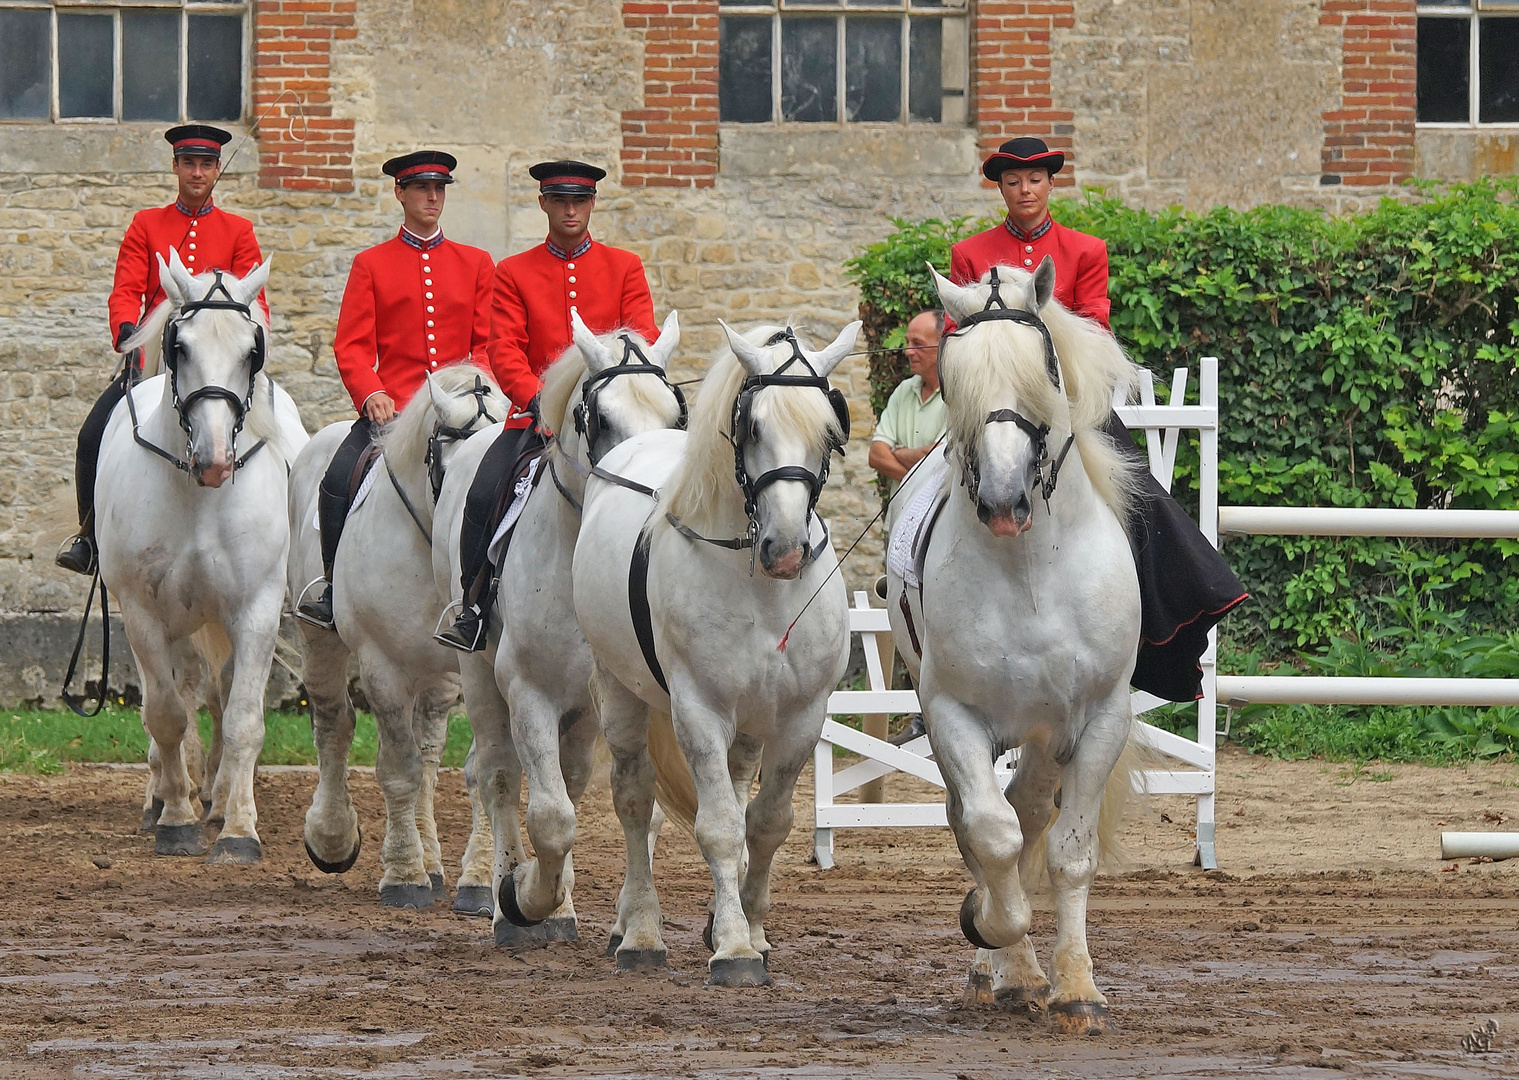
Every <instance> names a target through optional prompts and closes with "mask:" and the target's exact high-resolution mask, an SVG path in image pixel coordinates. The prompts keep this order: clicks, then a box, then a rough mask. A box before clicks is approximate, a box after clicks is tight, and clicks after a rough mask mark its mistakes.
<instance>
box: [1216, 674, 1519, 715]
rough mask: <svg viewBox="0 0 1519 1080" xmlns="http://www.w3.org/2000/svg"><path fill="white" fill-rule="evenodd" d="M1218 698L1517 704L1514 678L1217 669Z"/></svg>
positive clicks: (1517, 682)
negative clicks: (1223, 671) (1231, 672)
mask: <svg viewBox="0 0 1519 1080" xmlns="http://www.w3.org/2000/svg"><path fill="white" fill-rule="evenodd" d="M1218 699H1219V700H1220V701H1222V702H1224V703H1226V704H1231V705H1241V704H1261V705H1467V706H1475V707H1477V708H1485V707H1491V706H1495V705H1519V679H1422V678H1412V677H1410V678H1403V677H1400V676H1399V677H1392V678H1385V679H1374V678H1360V677H1355V676H1339V675H1336V676H1316V675H1220V676H1219V677H1218Z"/></svg>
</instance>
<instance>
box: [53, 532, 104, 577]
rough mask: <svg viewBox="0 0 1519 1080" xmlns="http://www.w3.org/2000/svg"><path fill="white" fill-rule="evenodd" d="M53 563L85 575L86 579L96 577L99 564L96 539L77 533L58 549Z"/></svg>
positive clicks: (86, 534)
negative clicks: (96, 568)
mask: <svg viewBox="0 0 1519 1080" xmlns="http://www.w3.org/2000/svg"><path fill="white" fill-rule="evenodd" d="M53 562H55V563H57V564H58V565H59V566H61V567H63V569H65V570H72V571H73V572H74V573H76V574H83V575H84V576H85V577H92V576H94V573H95V567H96V565H97V562H98V560H97V553H96V550H95V541H94V539H93V538H92V537H91V536H90V535H89V534H88V533H83V532H79V533H75V534H74V535H73V536H71V537H69V538H68V539H67V540H65V541H64V542H63V544H62V545H61V546H60V547H59V548H58V554H57V555H56V556H54V558H53Z"/></svg>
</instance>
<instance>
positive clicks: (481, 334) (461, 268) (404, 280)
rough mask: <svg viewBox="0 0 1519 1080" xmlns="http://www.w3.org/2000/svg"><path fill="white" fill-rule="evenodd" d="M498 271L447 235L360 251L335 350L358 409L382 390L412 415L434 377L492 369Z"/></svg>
mask: <svg viewBox="0 0 1519 1080" xmlns="http://www.w3.org/2000/svg"><path fill="white" fill-rule="evenodd" d="M491 269H492V264H491V257H490V253H489V252H487V251H482V250H481V249H480V248H477V247H469V246H468V245H467V244H456V243H454V242H453V241H452V240H445V239H444V238H443V234H442V233H441V232H440V233H438V235H437V236H435V237H433V238H432V239H430V240H419V239H417V238H416V237H415V236H413V235H412V234H411V233H409V232H407V231H406V230H405V229H402V230H401V232H400V233H399V234H397V236H396V238H395V239H394V240H387V241H385V243H383V244H379V245H377V246H375V247H372V248H369V249H368V250H365V251H361V252H359V254H358V255H357V256H356V257H355V258H354V260H353V269H352V270H350V271H349V272H348V285H347V287H346V288H345V289H344V290H343V306H342V308H341V309H340V310H339V311H338V332H337V337H336V338H335V339H334V340H333V343H332V351H333V352H334V353H335V354H336V355H337V361H338V372H339V374H341V375H342V377H343V385H344V386H345V387H347V388H348V394H349V396H350V397H352V398H353V404H354V407H355V408H357V409H358V410H359V411H360V412H362V411H363V409H364V402H365V401H367V400H368V399H369V398H370V397H372V396H373V395H375V394H378V393H379V392H380V391H382V390H383V391H384V392H385V393H387V394H389V395H390V396H391V397H392V398H394V399H395V403H396V408H398V409H401V408H405V407H406V403H407V402H408V401H410V400H411V396H412V395H413V394H415V393H416V392H417V388H418V387H419V386H421V385H422V382H423V380H424V378H425V377H426V373H427V372H429V371H436V370H437V369H438V368H440V367H447V366H448V365H449V364H452V363H456V362H458V361H460V360H472V361H473V362H474V363H476V364H478V365H480V366H481V367H483V368H487V369H488V367H489V363H488V361H487V358H486V353H485V346H486V341H487V340H488V333H489V330H490V295H491V293H490V289H491Z"/></svg>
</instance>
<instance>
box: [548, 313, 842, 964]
mask: <svg viewBox="0 0 1519 1080" xmlns="http://www.w3.org/2000/svg"><path fill="white" fill-rule="evenodd" d="M859 327H860V324H859V323H857V322H856V323H851V324H850V325H849V326H847V327H845V328H844V330H843V332H842V333H840V334H839V336H838V338H837V339H836V340H835V341H834V342H833V343H832V344H831V345H829V346H828V347H827V348H826V349H824V350H822V351H821V352H813V351H811V350H809V349H806V348H803V347H802V346H801V345H800V344H799V343H798V342H797V341H796V338H795V336H794V335H793V334H792V333H791V331H790V329H789V328H787V329H781V328H778V327H760V328H758V329H755V330H751V331H750V332H749V333H748V334H747V335H744V336H740V335H739V334H737V333H735V332H734V331H732V330H727V327H726V326H725V327H724V329H725V330H727V334H728V342H729V349H727V350H724V352H723V353H722V354H720V355H719V357H718V359H717V360H716V361H715V363H714V364H713V367H712V369H711V371H710V372H709V373H708V375H707V377H706V379H705V380H704V381H703V383H702V389H701V393H700V396H699V397H698V399H697V402H696V407H695V409H694V410H693V413H692V416H691V424H690V432H689V433H687V432H681V431H658V432H651V433H649V434H645V435H639V436H636V437H635V438H632V439H629V440H627V441H626V442H624V443H623V444H622V445H620V446H618V447H616V448H615V449H613V450H611V451H610V452H609V453H607V455H606V456H605V457H603V458H602V459H601V466H602V468H604V469H605V470H606V471H608V472H611V473H614V474H617V475H618V476H621V477H625V478H627V479H629V480H632V481H635V482H637V483H639V484H642V485H645V486H647V487H649V488H657V489H659V496H658V499H657V501H656V500H653V499H651V498H649V497H648V496H647V495H644V494H641V493H639V492H638V491H635V490H630V489H629V488H628V487H626V486H622V485H619V484H615V483H610V482H608V481H606V480H603V479H600V478H599V477H592V479H591V481H590V482H589V484H588V485H587V489H586V502H585V515H584V520H583V521H582V523H581V527H580V538H579V540H578V542H577V543H576V545H575V562H574V600H575V612H576V614H577V615H578V616H579V619H580V626H581V628H582V629H583V630H584V631H585V635H586V639H587V640H588V641H589V642H590V645H591V648H592V650H593V652H594V654H595V672H594V675H593V690H594V692H595V693H596V694H597V696H598V698H599V702H600V705H601V715H602V720H603V722H604V724H605V726H606V736H607V742H608V744H609V745H610V747H611V750H612V783H613V798H614V802H615V804H616V808H617V814H618V817H619V818H620V819H621V820H622V826H623V832H624V834H625V838H626V841H627V855H628V875H627V880H626V881H625V882H624V884H623V889H622V894H621V896H620V897H619V898H618V911H617V914H618V922H619V924H620V925H621V927H622V930H623V940H622V942H621V943H620V945H619V947H618V949H617V963H618V967H619V968H629V967H640V966H657V965H659V964H662V963H663V962H664V960H665V945H664V940H663V938H662V937H661V934H660V915H659V900H658V897H657V896H656V895H655V891H654V882H653V878H652V875H651V867H650V861H649V854H648V847H647V843H646V834H647V830H648V826H649V819H650V814H651V813H652V810H653V800H654V794H655V790H656V784H657V788H658V792H659V802H660V804H661V805H662V806H663V807H664V808H665V810H666V811H667V812H668V813H669V814H670V816H671V817H673V818H675V819H676V820H677V821H679V822H681V823H682V824H685V825H686V826H687V827H690V828H694V831H695V834H696V838H697V842H698V843H699V844H700V846H701V851H702V855H703V857H705V859H706V860H707V866H708V868H709V869H710V870H711V873H712V881H713V885H714V887H715V896H714V899H713V903H712V906H711V909H710V915H709V923H708V933H707V935H706V937H707V938H708V941H709V945H710V946H711V947H712V948H713V952H714V955H713V957H712V959H711V961H710V962H709V964H708V977H709V980H710V981H711V982H712V983H714V984H716V985H721V986H756V985H766V984H768V983H769V982H770V975H769V973H768V971H767V970H766V956H767V954H768V952H769V949H770V945H769V942H768V941H767V940H766V938H765V930H764V925H763V923H764V918H765V915H766V913H767V912H768V911H769V908H770V867H771V861H772V859H773V857H774V855H775V851H776V849H777V848H778V847H779V846H780V844H781V842H782V841H783V840H784V839H785V837H786V834H787V833H788V832H790V830H791V823H792V809H791V795H792V789H793V788H794V787H795V784H796V778H797V774H798V773H799V772H800V771H801V769H802V766H803V765H805V764H806V762H807V760H808V759H809V758H810V756H811V754H812V749H813V746H814V745H815V744H816V742H817V739H818V735H819V733H820V732H821V731H822V726H823V719H824V711H825V708H826V704H827V700H828V694H829V693H830V692H831V691H832V690H833V688H834V686H835V685H836V684H837V683H838V680H839V679H840V677H842V676H843V674H844V669H845V667H846V665H847V663H848V651H849V649H848V647H849V630H848V621H847V620H848V616H847V611H846V608H845V599H844V584H843V582H842V581H841V580H840V579H839V578H838V577H837V576H835V575H834V570H835V569H836V566H837V563H836V560H835V558H834V553H833V549H832V546H831V545H830V543H829V540H828V535H827V531H826V529H825V528H824V526H823V524H822V522H821V521H820V520H819V519H818V518H817V516H816V514H815V513H814V512H813V508H814V506H815V505H816V503H817V497H818V494H819V492H820V491H821V489H822V486H823V483H824V482H825V480H826V478H827V473H828V460H829V455H830V454H832V452H833V451H834V450H835V449H836V448H839V447H841V446H842V444H843V440H844V439H845V438H847V431H848V428H847V422H848V413H847V411H845V406H844V399H843V396H842V395H841V394H839V393H838V392H837V391H833V390H831V389H830V387H829V385H828V379H827V376H828V373H829V372H830V371H832V370H833V368H834V366H835V365H836V364H838V362H839V360H840V359H842V358H843V357H844V355H845V354H847V353H848V352H849V351H850V349H851V348H852V347H853V345H854V340H855V335H856V334H857V333H858V331H859ZM635 549H637V550H635ZM756 566H758V568H759V569H760V570H761V572H762V575H761V576H758V577H756V576H755V574H754V570H755V567H756ZM814 594H816V596H815V600H814V601H813V603H812V604H811V606H810V607H808V606H807V605H808V601H809V598H813V597H814ZM666 686H668V687H669V689H668V691H666V689H665V687H666ZM672 725H673V730H672ZM682 757H683V758H684V760H682ZM687 763H689V769H688V767H687ZM758 766H762V772H761V780H760V786H759V790H758V792H757V794H756V795H755V796H754V799H753V801H752V802H749V801H748V800H747V796H748V794H749V788H750V784H751V781H752V778H753V776H754V771H755V769H756V767H758ZM693 777H694V787H693V783H692V781H693ZM746 802H747V808H746V805H745V804H746ZM746 840H747V867H743V868H742V873H743V882H742V885H740V881H739V876H740V873H741V864H742V863H743V862H744V860H745V846H746V845H745V842H746Z"/></svg>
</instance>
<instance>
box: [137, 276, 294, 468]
mask: <svg viewBox="0 0 1519 1080" xmlns="http://www.w3.org/2000/svg"><path fill="white" fill-rule="evenodd" d="M212 272H213V273H214V274H215V275H216V280H215V281H214V282H212V283H211V288H209V289H207V290H206V295H205V296H203V297H202V298H201V299H199V300H192V301H190V302H189V303H188V304H184V305H182V306H181V307H180V309H179V311H178V312H177V313H176V314H175V315H174V316H173V317H172V318H171V319H169V321H168V322H166V323H165V324H164V330H163V359H164V366H165V367H166V368H168V369H169V393H170V397H171V399H172V401H173V403H174V412H175V414H176V415H177V416H178V417H179V426H180V427H181V428H183V429H184V432H185V457H183V458H180V457H176V456H175V455H173V454H171V453H170V452H169V451H167V450H165V449H164V448H163V447H161V446H158V445H156V444H155V443H151V442H149V441H148V440H147V439H145V438H143V436H142V433H141V431H139V430H138V423H137V404H136V402H135V401H134V400H133V395H132V393H131V391H130V390H129V391H128V392H127V412H128V413H130V414H131V417H132V438H133V439H134V440H136V442H137V444H138V445H139V446H142V447H144V448H145V449H147V450H149V451H151V452H152V453H154V454H157V455H158V456H159V457H161V458H163V459H164V460H165V461H167V462H169V463H170V464H171V465H173V466H174V467H175V468H176V469H178V470H179V471H180V472H185V473H188V472H191V471H192V466H191V465H190V462H189V461H188V460H186V459H187V458H188V457H189V456H190V451H191V438H192V433H191V431H190V416H189V413H190V410H191V409H192V408H194V407H195V405H196V404H197V403H198V402H201V401H207V400H210V399H220V400H222V401H225V402H227V404H228V405H230V406H232V411H233V413H234V414H235V416H236V419H235V420H234V422H233V426H232V443H233V445H234V446H235V445H236V444H237V437H238V435H239V434H241V433H242V430H243V422H244V421H245V420H247V418H248V411H249V410H250V409H251V408H252V407H253V392H254V389H255V388H256V387H257V385H258V373H259V372H260V371H262V370H263V369H264V360H265V355H266V351H265V341H264V328H263V326H262V325H260V324H259V322H258V320H256V319H254V318H253V312H252V309H251V308H250V307H249V306H248V305H247V304H244V303H242V302H241V301H238V300H234V299H233V298H232V294H231V293H230V292H229V291H228V290H227V286H226V283H225V282H224V281H223V280H222V271H220V270H215V271H212ZM218 293H220V294H221V296H222V299H220V300H217V299H214V297H215V296H216V294H218ZM200 311H235V312H237V313H238V314H239V315H241V316H242V317H243V318H244V319H246V320H247V321H248V324H249V325H250V326H252V327H253V348H252V349H251V350H249V353H248V392H247V393H246V394H242V395H240V394H238V393H237V391H235V390H233V389H231V388H230V387H226V386H221V385H218V384H211V385H207V386H202V387H200V388H199V389H197V390H192V391H191V392H190V394H189V395H188V396H187V397H184V398H181V397H180V396H179V365H180V344H179V328H180V326H181V325H182V324H183V323H185V322H188V321H189V320H190V319H191V318H192V317H194V315H195V314H196V312H200ZM269 403H270V405H271V406H272V405H273V404H274V384H273V383H270V385H269ZM266 442H268V440H267V439H260V440H259V441H258V442H256V443H254V444H253V445H252V446H251V447H249V449H248V451H247V452H246V453H244V454H243V455H242V456H241V457H239V458H237V459H236V460H235V461H234V462H233V463H232V467H233V471H234V472H235V471H236V470H238V469H241V468H242V467H243V466H244V465H246V464H247V463H248V460H249V459H250V458H252V457H253V455H254V454H256V453H258V452H259V451H260V450H262V449H263V448H264V445H265V443H266Z"/></svg>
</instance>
